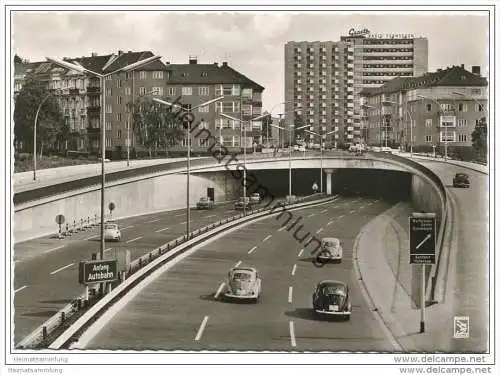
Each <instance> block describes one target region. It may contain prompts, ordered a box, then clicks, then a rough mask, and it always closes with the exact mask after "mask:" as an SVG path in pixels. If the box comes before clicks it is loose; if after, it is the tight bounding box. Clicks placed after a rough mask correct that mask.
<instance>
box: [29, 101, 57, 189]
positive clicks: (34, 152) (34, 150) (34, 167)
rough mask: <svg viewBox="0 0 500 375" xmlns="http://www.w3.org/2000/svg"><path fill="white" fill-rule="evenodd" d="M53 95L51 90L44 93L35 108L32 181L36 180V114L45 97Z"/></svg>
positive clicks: (38, 112)
mask: <svg viewBox="0 0 500 375" xmlns="http://www.w3.org/2000/svg"><path fill="white" fill-rule="evenodd" d="M53 95H54V93H53V92H50V93H48V94H47V95H45V97H44V98H43V99H42V101H41V102H40V104H39V105H38V108H37V109H36V114H35V122H34V124H33V180H34V181H36V126H37V123H38V115H39V114H40V110H41V109H42V106H43V104H44V103H45V102H46V101H47V99H49V98H50V97H51V96H53Z"/></svg>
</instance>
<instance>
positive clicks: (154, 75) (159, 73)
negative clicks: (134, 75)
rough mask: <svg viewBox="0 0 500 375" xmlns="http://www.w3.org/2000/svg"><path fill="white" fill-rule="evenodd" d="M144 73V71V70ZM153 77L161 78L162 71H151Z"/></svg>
mask: <svg viewBox="0 0 500 375" xmlns="http://www.w3.org/2000/svg"><path fill="white" fill-rule="evenodd" d="M144 73H146V72H144ZM153 79H163V72H162V71H161V70H156V71H154V72H153Z"/></svg>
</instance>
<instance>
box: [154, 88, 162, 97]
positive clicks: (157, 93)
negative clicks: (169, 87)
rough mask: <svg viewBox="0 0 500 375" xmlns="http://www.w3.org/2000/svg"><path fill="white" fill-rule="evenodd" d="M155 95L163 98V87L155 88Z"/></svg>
mask: <svg viewBox="0 0 500 375" xmlns="http://www.w3.org/2000/svg"><path fill="white" fill-rule="evenodd" d="M152 93H153V95H159V96H163V87H153V90H152Z"/></svg>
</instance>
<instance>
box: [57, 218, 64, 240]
mask: <svg viewBox="0 0 500 375" xmlns="http://www.w3.org/2000/svg"><path fill="white" fill-rule="evenodd" d="M65 220H66V219H65V218H64V215H56V223H57V224H59V238H61V237H62V234H61V232H62V227H61V225H63V224H64V221H65Z"/></svg>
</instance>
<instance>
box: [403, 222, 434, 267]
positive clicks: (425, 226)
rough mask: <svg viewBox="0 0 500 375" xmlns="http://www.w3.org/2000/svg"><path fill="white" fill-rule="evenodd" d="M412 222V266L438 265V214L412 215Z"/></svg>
mask: <svg viewBox="0 0 500 375" xmlns="http://www.w3.org/2000/svg"><path fill="white" fill-rule="evenodd" d="M409 222H410V224H409V225H410V264H434V263H436V214H435V213H412V214H411V216H410V217H409Z"/></svg>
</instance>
